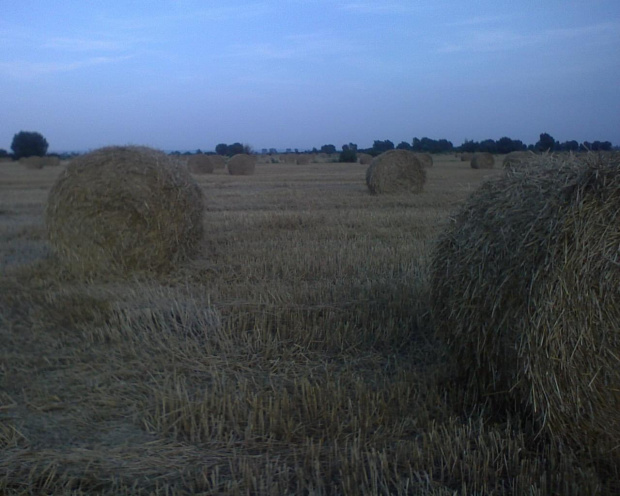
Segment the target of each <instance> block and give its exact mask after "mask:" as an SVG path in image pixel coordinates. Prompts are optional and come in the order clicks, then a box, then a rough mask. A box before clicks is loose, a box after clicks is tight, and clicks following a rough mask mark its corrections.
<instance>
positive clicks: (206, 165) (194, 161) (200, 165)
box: [187, 153, 215, 174]
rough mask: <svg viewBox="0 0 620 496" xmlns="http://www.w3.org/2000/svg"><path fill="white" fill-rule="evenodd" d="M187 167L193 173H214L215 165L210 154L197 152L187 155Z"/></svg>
mask: <svg viewBox="0 0 620 496" xmlns="http://www.w3.org/2000/svg"><path fill="white" fill-rule="evenodd" d="M187 169H188V170H189V171H190V172H191V173H192V174H213V171H214V170H215V165H214V164H213V162H212V161H211V157H210V156H209V155H205V154H203V153H197V154H196V155H189V156H188V157H187Z"/></svg>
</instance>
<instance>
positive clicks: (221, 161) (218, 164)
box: [209, 155, 226, 169]
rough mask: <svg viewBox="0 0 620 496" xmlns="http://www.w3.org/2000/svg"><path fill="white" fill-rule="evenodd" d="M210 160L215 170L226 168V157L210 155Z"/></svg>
mask: <svg viewBox="0 0 620 496" xmlns="http://www.w3.org/2000/svg"><path fill="white" fill-rule="evenodd" d="M209 160H210V161H211V163H212V164H213V167H214V168H215V169H225V168H226V157H224V156H222V155H209Z"/></svg>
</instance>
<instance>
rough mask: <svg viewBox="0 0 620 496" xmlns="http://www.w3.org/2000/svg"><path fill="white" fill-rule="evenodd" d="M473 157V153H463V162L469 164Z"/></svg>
mask: <svg viewBox="0 0 620 496" xmlns="http://www.w3.org/2000/svg"><path fill="white" fill-rule="evenodd" d="M473 156H474V154H473V153H469V152H465V153H461V162H469V161H470V160H471V159H472V157H473Z"/></svg>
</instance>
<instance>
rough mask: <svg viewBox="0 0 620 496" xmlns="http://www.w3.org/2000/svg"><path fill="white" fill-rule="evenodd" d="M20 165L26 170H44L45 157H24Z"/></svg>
mask: <svg viewBox="0 0 620 496" xmlns="http://www.w3.org/2000/svg"><path fill="white" fill-rule="evenodd" d="M19 163H20V164H21V165H23V166H24V167H26V169H32V170H37V169H43V167H44V166H45V158H44V157H38V156H34V157H22V158H20V159H19Z"/></svg>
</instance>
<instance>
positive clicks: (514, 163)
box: [502, 151, 536, 168]
mask: <svg viewBox="0 0 620 496" xmlns="http://www.w3.org/2000/svg"><path fill="white" fill-rule="evenodd" d="M535 157H536V155H535V154H534V153H532V152H528V151H520V152H510V153H509V154H507V155H506V156H505V157H504V160H503V161H502V166H503V167H504V168H505V167H518V166H519V165H522V164H526V163H527V162H529V161H531V160H533V159H534V158H535Z"/></svg>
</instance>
